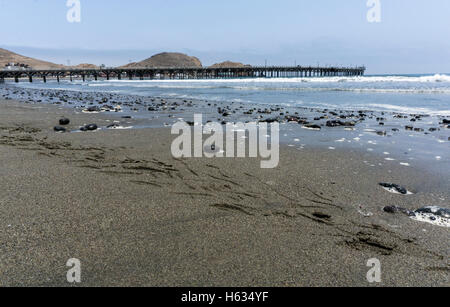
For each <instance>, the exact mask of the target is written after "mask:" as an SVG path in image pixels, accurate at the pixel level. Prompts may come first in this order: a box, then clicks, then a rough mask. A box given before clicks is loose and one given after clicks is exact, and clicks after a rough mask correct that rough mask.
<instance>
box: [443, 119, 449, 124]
mask: <svg viewBox="0 0 450 307" xmlns="http://www.w3.org/2000/svg"><path fill="white" fill-rule="evenodd" d="M442 123H443V124H450V119H444V120H442Z"/></svg>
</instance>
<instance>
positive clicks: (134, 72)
mask: <svg viewBox="0 0 450 307" xmlns="http://www.w3.org/2000/svg"><path fill="white" fill-rule="evenodd" d="M365 70H366V68H365V67H364V66H361V67H314V66H244V67H161V68H158V67H139V68H131V67H130V68H96V69H81V68H80V69H75V68H67V69H66V68H64V69H26V70H2V71H0V82H2V81H4V80H5V79H8V78H10V79H14V81H15V82H19V79H20V78H28V80H29V82H33V77H38V78H42V79H43V81H44V82H46V81H47V78H48V77H53V78H56V79H57V81H58V82H59V81H60V79H61V78H70V80H71V81H72V80H73V78H81V79H82V80H83V81H86V79H87V78H90V79H93V80H98V79H99V78H104V79H106V80H110V79H111V78H116V79H118V80H121V79H123V78H127V79H129V80H133V79H134V78H138V79H140V80H144V79H151V80H155V79H161V80H163V79H174V80H175V79H178V80H181V79H228V78H289V77H334V76H362V75H364V72H365Z"/></svg>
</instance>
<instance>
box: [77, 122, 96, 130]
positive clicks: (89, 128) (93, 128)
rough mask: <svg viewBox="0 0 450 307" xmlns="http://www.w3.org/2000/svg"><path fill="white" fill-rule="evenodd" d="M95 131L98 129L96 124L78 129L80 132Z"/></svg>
mask: <svg viewBox="0 0 450 307" xmlns="http://www.w3.org/2000/svg"><path fill="white" fill-rule="evenodd" d="M97 129H98V127H97V125H96V124H89V125H86V126H84V127H81V128H80V130H81V131H94V130H97Z"/></svg>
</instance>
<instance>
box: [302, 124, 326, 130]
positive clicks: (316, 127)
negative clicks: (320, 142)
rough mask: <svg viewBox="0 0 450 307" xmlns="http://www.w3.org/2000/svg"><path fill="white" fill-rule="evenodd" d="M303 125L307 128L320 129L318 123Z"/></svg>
mask: <svg viewBox="0 0 450 307" xmlns="http://www.w3.org/2000/svg"><path fill="white" fill-rule="evenodd" d="M304 127H306V128H309V129H319V130H320V129H322V128H321V127H320V126H319V125H315V124H307V125H304Z"/></svg>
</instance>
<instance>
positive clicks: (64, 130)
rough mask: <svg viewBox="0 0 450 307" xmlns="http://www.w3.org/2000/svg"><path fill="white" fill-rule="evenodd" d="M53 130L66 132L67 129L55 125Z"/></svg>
mask: <svg viewBox="0 0 450 307" xmlns="http://www.w3.org/2000/svg"><path fill="white" fill-rule="evenodd" d="M53 130H55V131H56V132H66V131H67V130H66V128H64V127H61V126H55V127H54V128H53Z"/></svg>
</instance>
